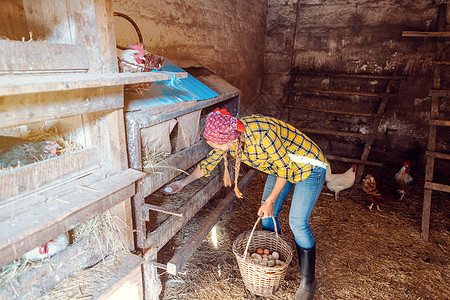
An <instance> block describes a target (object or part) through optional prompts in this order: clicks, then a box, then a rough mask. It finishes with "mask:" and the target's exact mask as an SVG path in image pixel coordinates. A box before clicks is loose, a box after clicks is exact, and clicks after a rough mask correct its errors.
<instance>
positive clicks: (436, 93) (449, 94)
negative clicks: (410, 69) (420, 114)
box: [428, 89, 450, 98]
mask: <svg viewBox="0 0 450 300" xmlns="http://www.w3.org/2000/svg"><path fill="white" fill-rule="evenodd" d="M428 95H429V96H431V97H445V98H450V90H439V89H432V90H430V92H429V93H428Z"/></svg>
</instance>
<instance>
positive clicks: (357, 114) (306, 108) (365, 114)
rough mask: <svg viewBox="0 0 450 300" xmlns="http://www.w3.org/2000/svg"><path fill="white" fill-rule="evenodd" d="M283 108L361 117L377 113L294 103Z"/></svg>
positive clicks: (372, 115)
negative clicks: (299, 105) (295, 104)
mask: <svg viewBox="0 0 450 300" xmlns="http://www.w3.org/2000/svg"><path fill="white" fill-rule="evenodd" d="M281 107H282V108H288V109H298V110H305V111H314V112H323V113H330V114H338V115H349V116H360V117H374V116H376V114H374V113H365V112H357V111H342V110H333V109H324V108H318V107H316V108H312V107H298V106H293V105H282V106H281Z"/></svg>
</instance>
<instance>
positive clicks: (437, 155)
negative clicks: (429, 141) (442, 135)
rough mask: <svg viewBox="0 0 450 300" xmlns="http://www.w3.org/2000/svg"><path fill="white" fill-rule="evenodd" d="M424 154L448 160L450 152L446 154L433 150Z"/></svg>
mask: <svg viewBox="0 0 450 300" xmlns="http://www.w3.org/2000/svg"><path fill="white" fill-rule="evenodd" d="M425 155H427V156H428V155H429V156H433V157H434V158H438V159H447V160H450V154H446V153H440V152H435V151H427V152H426V153H425Z"/></svg>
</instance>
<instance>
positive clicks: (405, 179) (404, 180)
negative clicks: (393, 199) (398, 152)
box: [394, 161, 413, 200]
mask: <svg viewBox="0 0 450 300" xmlns="http://www.w3.org/2000/svg"><path fill="white" fill-rule="evenodd" d="M410 170H411V163H410V162H409V161H405V162H404V163H403V165H402V167H401V168H400V170H399V171H398V172H397V173H396V174H395V176H394V177H395V182H396V183H397V185H398V187H399V189H398V190H397V192H398V193H399V194H400V195H401V198H400V200H401V199H403V197H404V196H405V194H406V191H407V189H408V187H409V185H411V183H412V182H413V177H412V176H411V174H409V172H410Z"/></svg>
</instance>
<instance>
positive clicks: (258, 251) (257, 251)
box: [256, 248, 264, 255]
mask: <svg viewBox="0 0 450 300" xmlns="http://www.w3.org/2000/svg"><path fill="white" fill-rule="evenodd" d="M256 253H258V254H259V255H261V254H263V253H264V250H263V249H262V248H258V249H256Z"/></svg>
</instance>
